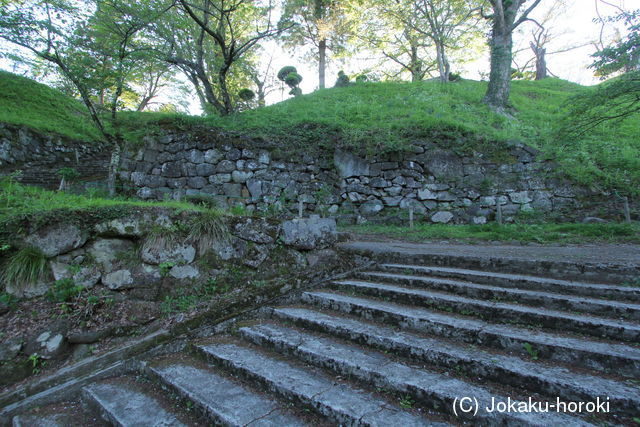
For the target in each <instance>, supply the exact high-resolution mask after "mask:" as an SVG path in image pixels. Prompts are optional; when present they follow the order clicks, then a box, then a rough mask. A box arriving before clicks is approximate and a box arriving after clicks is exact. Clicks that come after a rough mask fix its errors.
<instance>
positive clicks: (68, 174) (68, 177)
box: [58, 167, 80, 182]
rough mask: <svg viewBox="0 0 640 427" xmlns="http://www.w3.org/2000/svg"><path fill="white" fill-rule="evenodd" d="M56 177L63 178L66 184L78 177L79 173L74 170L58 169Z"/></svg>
mask: <svg viewBox="0 0 640 427" xmlns="http://www.w3.org/2000/svg"><path fill="white" fill-rule="evenodd" d="M58 175H59V176H60V177H61V178H63V179H64V180H65V181H67V182H73V181H75V180H76V179H78V177H79V176H80V172H78V170H77V169H75V168H68V167H67V168H60V169H59V170H58Z"/></svg>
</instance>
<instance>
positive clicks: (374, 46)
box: [354, 0, 436, 82]
mask: <svg viewBox="0 0 640 427" xmlns="http://www.w3.org/2000/svg"><path fill="white" fill-rule="evenodd" d="M357 9H358V11H357V12H359V14H360V15H359V16H358V19H357V31H355V34H356V35H355V37H354V42H355V44H356V46H357V48H358V49H362V50H370V51H372V53H373V54H374V55H376V56H380V61H379V64H377V65H376V66H375V69H379V70H382V71H383V72H384V73H385V74H387V75H389V76H390V77H391V78H396V77H397V76H399V75H401V74H406V73H408V74H409V75H410V78H411V81H412V82H417V81H421V80H423V79H424V78H425V76H428V75H431V74H430V73H431V71H433V70H434V69H435V68H436V62H435V59H434V58H433V55H432V47H433V45H432V43H431V41H430V39H429V38H428V37H427V36H426V35H425V34H424V32H421V31H418V30H416V28H420V27H422V24H421V23H419V17H418V14H417V11H416V7H415V3H414V2H413V1H407V0H403V1H398V2H388V1H384V0H366V1H365V3H364V4H363V5H362V7H358V8H357ZM388 63H391V64H392V67H389V66H386V65H387V64H388Z"/></svg>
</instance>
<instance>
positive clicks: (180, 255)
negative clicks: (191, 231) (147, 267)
mask: <svg viewBox="0 0 640 427" xmlns="http://www.w3.org/2000/svg"><path fill="white" fill-rule="evenodd" d="M163 246H164V247H160V246H152V245H150V244H145V245H144V246H143V247H142V252H141V255H142V260H143V261H144V262H146V263H147V264H154V265H158V264H162V263H163V262H174V263H177V264H179V263H182V264H189V263H192V262H193V260H194V259H195V257H196V249H195V248H194V247H193V246H192V245H189V244H182V243H178V242H175V243H173V244H172V243H167V244H165V245H163Z"/></svg>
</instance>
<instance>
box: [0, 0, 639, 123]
mask: <svg viewBox="0 0 640 427" xmlns="http://www.w3.org/2000/svg"><path fill="white" fill-rule="evenodd" d="M554 2H555V0H543V1H542V3H541V4H540V5H539V7H538V8H537V9H536V10H534V11H533V13H532V14H531V17H532V18H534V19H537V20H541V19H542V16H543V14H544V13H547V12H548V11H549V8H550V7H551V6H552V5H553V4H554ZM566 3H567V8H566V13H564V16H563V17H561V18H560V19H557V22H556V23H555V24H554V31H553V32H554V33H555V34H556V37H555V39H554V40H553V41H552V42H550V44H549V48H548V49H547V51H548V52H553V51H555V50H561V49H563V48H566V47H567V46H580V45H581V46H582V47H579V48H577V49H573V50H570V51H568V52H565V53H558V54H549V55H548V56H547V65H548V69H549V70H550V71H551V73H553V75H555V76H557V77H560V78H562V79H566V80H569V81H573V82H576V83H580V84H583V85H589V84H595V83H597V82H598V78H597V77H594V75H593V70H591V69H588V68H587V67H588V65H589V64H591V63H592V62H593V58H592V57H591V56H590V55H591V54H592V53H593V52H595V50H596V48H595V45H594V43H596V42H597V41H599V39H600V37H601V36H600V32H601V25H600V24H598V23H595V22H593V20H594V18H596V17H597V16H598V12H599V14H600V16H602V17H606V16H611V15H614V14H616V13H617V12H618V10H617V9H616V8H615V7H611V6H609V5H607V4H606V3H611V4H615V5H617V6H620V7H623V8H626V9H635V8H638V7H640V0H607V2H602V1H601V0H566ZM596 3H598V7H597V11H596ZM534 25H535V24H533V23H531V22H529V23H526V24H525V25H523V28H521V29H519V31H517V32H516V33H515V34H514V49H515V48H517V46H519V45H520V46H524V47H526V46H528V43H529V42H528V39H529V38H530V34H531V29H532V28H533V27H534ZM620 30H622V26H620V28H618V29H616V27H615V24H607V26H606V27H605V29H604V32H603V34H602V39H603V42H604V44H608V43H609V42H610V41H611V40H613V39H614V38H615V37H616V36H617V35H618V34H619V33H617V31H620ZM263 46H264V49H263V50H262V52H263V57H262V58H261V61H262V62H264V63H265V64H264V66H265V67H266V63H268V62H269V61H270V57H271V55H273V59H272V63H271V73H274V74H275V73H276V72H277V70H279V69H280V68H282V67H283V66H286V65H293V66H295V67H296V68H297V69H298V72H299V74H301V75H302V77H303V81H302V83H301V85H300V88H301V89H302V92H303V93H309V92H312V91H313V90H316V89H317V88H318V76H317V64H316V63H314V62H306V61H304V60H303V58H300V57H299V55H297V54H295V53H294V52H293V51H290V50H287V49H286V48H284V47H282V46H281V45H279V44H278V42H276V41H273V40H270V41H268V42H266V43H264V45H263ZM7 48H8V46H6V44H5V43H3V44H2V45H0V49H3V50H4V49H7ZM488 54H489V52H488V47H485V48H484V49H483V52H482V54H481V55H480V57H479V59H477V60H474V61H472V62H469V63H466V64H461V63H456V62H455V61H452V67H451V68H452V72H457V73H460V74H461V75H462V76H463V77H464V78H468V79H475V80H480V79H483V78H484V79H485V80H486V78H487V77H486V76H487V75H488V71H489V60H488ZM520 55H521V56H527V55H529V56H531V55H532V53H531V52H530V50H528V49H523V52H522V53H521V54H520ZM516 57H517V55H516ZM378 63H379V59H372V54H371V53H370V52H367V51H365V50H361V51H359V52H357V53H356V54H355V55H354V56H352V57H349V58H347V59H344V60H340V59H335V58H330V60H329V61H328V63H327V70H326V85H327V87H332V86H333V85H334V83H335V80H336V77H337V74H338V71H340V70H344V71H345V72H346V74H347V75H351V76H353V77H355V76H354V75H355V74H357V73H360V72H362V71H363V70H366V69H370V68H372V67H373V66H374V65H375V64H378ZM390 65H391V64H390ZM0 68H2V69H5V70H8V71H12V72H18V73H22V72H24V71H26V69H25V68H17V69H16V68H15V67H14V64H13V63H12V62H11V61H10V60H8V59H0ZM374 72H375V70H374ZM405 77H406V78H407V80H408V79H409V77H408V76H405ZM434 77H435V74H434ZM277 84H279V83H277ZM283 89H284V90H280V88H279V87H278V88H277V89H276V90H273V91H271V93H270V94H269V95H268V96H267V98H266V100H267V104H272V103H275V102H279V101H281V100H282V99H287V98H288V97H289V95H288V88H286V87H285V88H283ZM189 112H190V113H191V114H199V113H200V112H201V109H200V104H199V102H198V100H197V98H196V97H195V95H194V96H193V97H192V99H191V102H190V104H189Z"/></svg>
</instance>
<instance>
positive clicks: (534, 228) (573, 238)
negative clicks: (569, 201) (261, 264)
mask: <svg viewBox="0 0 640 427" xmlns="http://www.w3.org/2000/svg"><path fill="white" fill-rule="evenodd" d="M344 228H345V229H346V230H347V231H352V232H355V233H363V234H378V235H383V236H388V237H395V238H399V239H403V240H410V241H416V242H421V241H425V240H440V239H456V240H468V241H517V242H533V243H556V242H563V243H584V242H611V243H640V224H633V223H632V224H612V223H603V224H550V223H547V224H504V225H498V224H495V223H492V224H483V225H446V224H420V223H418V224H416V225H415V227H414V228H413V229H412V230H409V228H408V226H394V225H366V224H365V225H358V226H347V227H344Z"/></svg>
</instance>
